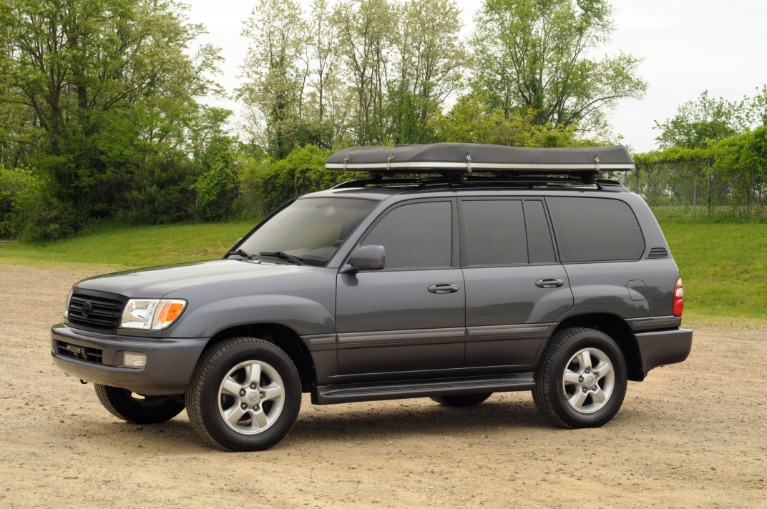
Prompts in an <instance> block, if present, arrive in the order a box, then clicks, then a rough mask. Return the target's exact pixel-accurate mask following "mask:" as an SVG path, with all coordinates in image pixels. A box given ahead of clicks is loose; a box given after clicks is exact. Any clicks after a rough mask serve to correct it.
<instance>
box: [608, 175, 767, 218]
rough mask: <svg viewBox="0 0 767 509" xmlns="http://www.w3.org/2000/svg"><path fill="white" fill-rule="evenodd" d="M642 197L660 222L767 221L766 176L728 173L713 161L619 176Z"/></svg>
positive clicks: (618, 178) (617, 177)
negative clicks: (684, 220)
mask: <svg viewBox="0 0 767 509" xmlns="http://www.w3.org/2000/svg"><path fill="white" fill-rule="evenodd" d="M613 177H614V178H616V179H617V180H619V181H621V182H622V183H623V185H624V186H626V187H627V188H628V189H630V190H632V191H634V192H636V193H637V194H639V195H641V196H642V197H643V198H644V199H645V201H646V202H647V203H648V205H650V207H651V208H652V209H653V212H654V213H655V215H656V217H658V218H659V219H676V218H679V219H706V218H713V219H717V218H718V219H741V220H748V219H767V175H765V174H763V173H761V172H757V171H752V172H728V171H721V170H716V169H714V168H713V161H710V160H697V161H673V162H658V163H650V164H648V163H637V170H636V172H634V173H625V174H622V175H621V174H616V175H613Z"/></svg>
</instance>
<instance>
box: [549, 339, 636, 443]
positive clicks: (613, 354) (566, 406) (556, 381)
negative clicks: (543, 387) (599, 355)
mask: <svg viewBox="0 0 767 509" xmlns="http://www.w3.org/2000/svg"><path fill="white" fill-rule="evenodd" d="M586 348H596V349H598V350H600V351H602V352H603V353H604V354H606V355H607V356H608V358H609V359H610V362H611V363H612V366H613V371H614V373H615V386H614V388H613V391H612V394H611V395H610V399H609V400H608V401H607V404H606V405H605V406H603V407H602V408H600V409H599V410H597V411H595V412H593V413H588V414H587V413H580V412H578V411H576V410H575V409H574V408H572V407H571V406H570V403H568V401H567V394H566V393H565V390H564V387H563V383H562V381H563V377H564V373H565V369H566V368H567V365H568V362H569V361H570V359H571V358H572V357H573V355H575V354H576V353H577V352H579V351H580V350H583V349H586ZM550 361H551V363H552V368H553V370H552V374H553V376H551V379H550V380H547V383H549V384H550V390H551V391H552V394H554V395H555V398H556V403H557V404H556V407H557V408H556V413H557V414H559V417H560V418H562V419H563V420H564V421H565V422H566V423H567V424H568V425H570V426H572V427H576V428H582V427H599V426H602V425H603V424H605V423H607V422H608V421H610V419H612V418H613V417H614V416H615V414H617V413H618V410H620V407H621V405H622V404H623V398H624V396H625V394H626V387H627V375H626V373H627V370H626V361H625V358H624V356H623V352H621V350H620V348H619V347H618V345H617V344H616V343H615V341H613V340H612V339H611V338H610V337H609V336H608V335H606V334H604V333H603V332H600V331H597V330H590V329H583V330H580V331H576V332H575V333H574V334H572V335H571V336H569V337H566V338H565V339H564V340H563V343H562V348H560V349H559V350H557V351H556V353H555V354H554V357H553V358H552V359H551V360H550Z"/></svg>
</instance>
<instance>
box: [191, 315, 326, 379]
mask: <svg viewBox="0 0 767 509" xmlns="http://www.w3.org/2000/svg"><path fill="white" fill-rule="evenodd" d="M236 337H254V338H260V339H263V340H265V341H269V342H270V343H273V344H275V345H276V346H278V347H280V348H281V349H282V350H283V351H284V352H285V353H286V354H288V357H290V359H291V360H292V361H293V364H295V365H296V369H298V374H299V376H300V377H301V390H302V391H303V392H308V391H309V390H310V388H311V387H312V385H313V383H314V380H315V371H314V361H313V359H312V356H311V354H310V353H309V350H308V348H307V347H306V345H305V344H304V342H303V341H302V340H301V337H300V336H299V335H298V334H297V333H296V332H295V331H294V330H293V329H291V328H290V327H286V326H285V325H282V324H278V323H253V324H246V325H237V326H234V327H230V328H227V329H223V330H221V331H219V332H218V333H216V335H215V336H213V337H212V338H211V339H210V341H208V343H207V344H206V345H205V348H204V349H203V352H202V353H203V354H204V353H205V352H207V351H208V350H210V349H211V348H213V347H215V346H216V345H218V344H220V343H222V342H224V341H226V340H228V339H231V338H236ZM200 358H202V355H200Z"/></svg>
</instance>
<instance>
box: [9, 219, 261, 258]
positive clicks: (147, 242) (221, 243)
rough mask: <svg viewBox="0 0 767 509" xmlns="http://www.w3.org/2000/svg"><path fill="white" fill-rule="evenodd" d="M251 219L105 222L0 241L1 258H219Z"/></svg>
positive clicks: (244, 231) (251, 224)
mask: <svg viewBox="0 0 767 509" xmlns="http://www.w3.org/2000/svg"><path fill="white" fill-rule="evenodd" d="M254 224H255V223H254V222H252V221H249V222H235V223H215V224H183V225H163V226H139V227H111V228H107V227H104V228H102V229H100V230H97V231H95V232H93V233H90V234H87V235H80V236H77V237H73V238H70V239H65V240H60V241H56V242H51V243H47V244H39V245H38V244H19V243H10V244H6V245H3V246H0V263H15V264H51V263H86V264H99V265H115V266H118V267H126V268H131V267H147V266H152V265H166V264H171V263H182V262H192V261H198V260H212V259H216V258H221V257H222V256H224V254H226V252H227V251H228V250H229V249H230V248H231V247H232V246H233V245H234V243H235V242H236V241H237V239H239V238H240V237H242V236H243V235H245V234H246V233H248V231H250V229H251V228H252V227H253V225H254Z"/></svg>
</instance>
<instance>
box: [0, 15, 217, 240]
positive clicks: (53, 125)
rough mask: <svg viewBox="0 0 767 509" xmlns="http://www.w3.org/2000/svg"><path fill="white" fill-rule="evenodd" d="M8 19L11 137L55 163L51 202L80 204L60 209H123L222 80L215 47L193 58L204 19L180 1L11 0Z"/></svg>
mask: <svg viewBox="0 0 767 509" xmlns="http://www.w3.org/2000/svg"><path fill="white" fill-rule="evenodd" d="M0 24H1V25H2V26H3V27H4V30H3V32H2V34H0V66H2V78H0V80H1V81H2V83H1V84H2V90H0V111H4V112H6V114H11V113H13V117H12V118H13V119H15V121H16V122H17V123H16V125H15V126H14V127H12V128H11V129H6V130H4V133H5V136H7V138H6V139H5V140H4V141H5V143H6V146H7V145H8V140H9V139H10V140H11V141H12V142H14V141H15V143H16V145H17V146H19V147H20V146H22V145H23V146H24V149H23V150H16V154H20V156H19V157H20V160H19V163H24V164H30V165H31V166H34V167H37V168H39V169H40V170H42V171H45V172H47V177H48V178H47V179H46V181H49V182H50V185H51V189H49V191H50V192H51V193H53V195H54V196H53V197H52V198H51V199H50V200H48V203H49V204H56V206H62V207H65V208H68V209H69V208H71V210H70V211H68V212H67V211H65V212H66V213H63V214H57V215H55V216H56V217H70V218H71V217H74V218H76V220H77V221H78V222H79V223H80V224H83V223H84V222H85V221H83V220H82V218H83V217H85V218H91V217H110V216H112V215H113V214H115V213H116V211H117V209H118V208H119V207H120V206H122V205H124V204H125V203H126V200H127V199H129V196H130V194H131V189H130V188H131V183H132V181H133V177H134V175H135V173H136V172H137V171H139V170H140V169H141V168H143V167H145V166H146V164H148V162H149V161H150V160H152V156H153V154H155V153H156V151H157V149H158V147H162V151H163V152H166V151H168V150H181V148H182V144H183V135H184V133H185V131H186V126H187V125H188V124H189V122H190V120H191V119H192V118H194V116H195V115H197V114H198V113H199V109H198V107H197V103H196V100H195V98H196V97H200V96H204V95H206V94H208V93H209V92H211V91H212V90H215V88H216V87H215V86H214V84H213V82H212V81H211V79H210V78H209V76H210V74H211V71H213V70H215V68H216V65H217V60H218V55H217V51H216V50H214V49H213V48H211V47H209V46H203V47H202V48H201V50H200V52H199V53H198V55H197V56H196V57H195V58H191V57H190V56H189V55H188V47H189V44H190V43H191V42H192V41H193V40H194V39H195V38H196V37H197V36H198V35H199V34H200V33H201V32H202V27H201V26H199V25H193V24H189V23H187V22H186V19H185V18H184V16H183V15H182V14H181V6H180V4H177V3H176V2H175V1H174V0H6V1H5V2H3V3H2V4H0ZM2 134H3V133H0V135H2ZM73 210H76V211H77V213H76V214H74V213H71V212H72V211H73ZM44 212H46V214H47V213H48V212H50V211H44ZM51 217H53V216H51ZM70 229H71V228H70ZM60 231H68V229H67V228H61V229H60Z"/></svg>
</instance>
